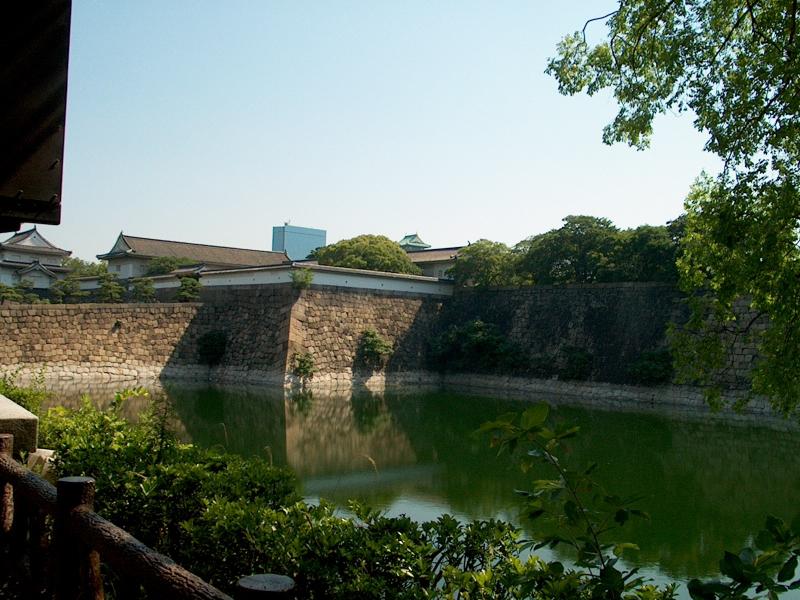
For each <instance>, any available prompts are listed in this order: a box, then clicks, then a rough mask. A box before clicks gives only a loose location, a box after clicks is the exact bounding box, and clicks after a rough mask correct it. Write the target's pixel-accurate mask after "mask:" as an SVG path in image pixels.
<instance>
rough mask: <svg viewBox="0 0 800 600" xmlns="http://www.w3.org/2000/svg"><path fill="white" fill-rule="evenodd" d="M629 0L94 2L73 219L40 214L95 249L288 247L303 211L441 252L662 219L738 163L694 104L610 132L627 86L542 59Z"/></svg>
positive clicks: (341, 229)
mask: <svg viewBox="0 0 800 600" xmlns="http://www.w3.org/2000/svg"><path fill="white" fill-rule="evenodd" d="M615 4H616V3H615V2H614V1H613V0H605V1H595V0H586V1H582V2H581V1H575V2H540V1H531V0H525V1H516V0H504V1H502V2H490V1H488V0H485V1H483V2H471V1H468V0H453V1H444V0H439V1H437V2H429V1H427V0H403V1H402V2H399V1H398V2H388V1H383V0H363V1H359V2H347V1H339V0H337V1H335V2H334V1H331V2H326V1H322V0H319V1H316V2H305V1H302V0H292V1H289V0H283V1H268V0H249V1H243V0H242V1H239V0H226V1H225V2H219V1H211V0H191V1H189V0H168V1H164V0H136V1H135V2H133V1H129V2H119V1H111V0H108V1H105V2H100V1H96V0H95V1H91V0H74V6H73V20H72V41H71V55H70V71H69V92H68V107H67V110H68V112H67V136H66V151H65V162H64V167H65V172H64V189H63V217H62V224H61V225H60V226H58V227H41V228H40V229H41V230H42V232H43V233H44V234H45V236H46V237H48V238H50V239H51V241H53V242H54V243H56V244H58V245H60V246H62V247H65V248H67V249H71V250H73V251H74V252H75V254H76V255H78V256H80V257H82V258H93V257H94V255H95V254H98V253H101V252H105V251H107V250H109V249H110V247H111V245H112V243H113V241H114V239H115V238H116V235H117V234H118V233H119V231H120V230H123V231H125V232H126V233H130V234H133V235H141V236H147V237H159V238H169V239H177V240H185V241H195V242H203V243H210V244H223V245H232V246H241V247H251V248H263V249H269V248H270V246H271V236H272V226H273V225H280V224H282V223H283V222H284V221H286V220H291V222H292V224H294V225H300V226H307V227H319V228H322V229H327V231H328V241H329V242H332V241H336V240H339V239H342V238H347V237H352V236H354V235H358V234H361V233H378V234H384V235H387V236H389V237H390V238H392V239H395V240H398V239H400V238H401V237H402V236H403V235H405V234H407V233H415V232H416V233H419V235H420V236H421V237H422V238H423V239H424V240H425V241H427V242H428V243H430V244H433V245H434V246H451V245H460V244H464V243H466V242H467V241H474V240H477V239H479V238H489V239H492V240H498V241H503V242H506V243H509V244H513V243H516V242H518V241H519V240H521V239H523V238H525V237H527V236H529V235H532V234H535V233H540V232H542V231H546V230H548V229H552V228H554V227H557V226H559V223H560V221H561V219H562V218H563V217H564V216H566V215H568V214H591V215H597V216H605V217H609V218H610V219H612V220H613V221H614V222H615V223H616V224H617V225H619V226H621V227H630V226H636V225H639V224H642V223H650V224H662V223H664V222H665V221H666V220H668V219H670V218H673V217H675V216H676V215H678V214H679V213H680V212H681V207H682V202H683V199H684V197H685V195H686V192H687V190H688V188H689V186H690V184H691V182H692V181H693V179H694V178H695V177H696V176H697V175H698V174H699V172H700V171H701V170H702V169H707V170H710V171H714V170H716V168H717V164H718V163H717V161H716V159H715V158H714V157H712V156H709V155H707V154H705V153H703V152H702V146H703V137H702V136H700V135H699V134H697V133H696V132H694V131H693V129H692V125H691V120H690V119H689V118H686V117H676V116H668V117H664V118H661V119H659V120H658V121H657V123H656V136H655V139H654V142H653V145H652V148H651V149H650V150H648V151H645V152H637V151H635V150H632V149H629V148H627V147H624V146H615V147H608V146H605V145H603V144H602V142H601V131H602V127H603V126H604V125H605V124H606V123H607V122H608V121H609V120H610V119H611V118H612V117H613V115H614V113H615V109H614V105H613V103H612V102H611V101H610V99H609V98H608V97H607V96H606V97H602V98H601V97H595V98H586V97H576V98H566V97H562V96H559V95H558V92H557V90H556V84H555V82H554V81H553V80H552V79H551V78H549V77H547V76H546V75H544V73H543V71H544V68H545V65H546V60H547V58H548V57H549V56H552V55H553V53H554V52H555V47H556V44H557V42H558V40H559V39H560V38H561V37H562V36H563V35H564V34H566V33H568V32H571V31H574V30H576V29H579V28H580V27H581V26H582V25H583V22H584V21H585V20H586V19H587V18H589V17H593V16H598V15H601V14H604V13H606V12H608V11H609V10H610V9H613V7H614V6H615ZM602 28H603V25H601V24H599V25H595V29H594V30H593V31H594V32H596V34H601V33H602V32H603V29H602Z"/></svg>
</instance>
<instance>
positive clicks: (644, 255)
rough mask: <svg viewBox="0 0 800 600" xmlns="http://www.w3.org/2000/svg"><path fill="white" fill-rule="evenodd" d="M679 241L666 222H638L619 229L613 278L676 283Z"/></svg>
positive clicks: (617, 279)
mask: <svg viewBox="0 0 800 600" xmlns="http://www.w3.org/2000/svg"><path fill="white" fill-rule="evenodd" d="M677 251H678V244H677V242H676V241H675V240H674V239H673V238H672V236H671V234H670V231H669V229H668V228H667V227H665V226H659V227H654V226H652V225H641V226H639V227H637V228H636V229H626V230H625V231H622V232H620V241H619V246H618V251H617V255H616V257H615V259H614V263H615V265H616V269H615V273H614V279H615V280H616V281H661V282H665V283H675V282H677V280H678V268H677V267H676V265H675V258H676V253H677Z"/></svg>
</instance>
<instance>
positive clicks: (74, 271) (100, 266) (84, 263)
mask: <svg viewBox="0 0 800 600" xmlns="http://www.w3.org/2000/svg"><path fill="white" fill-rule="evenodd" d="M62 266H63V267H66V268H67V269H69V271H70V272H69V274H70V275H72V276H74V277H98V276H100V275H102V274H103V273H107V272H108V263H107V262H105V261H99V262H93V261H89V260H83V259H82V258H78V257H77V256H70V257H69V258H67V259H65V260H64V262H63V263H62Z"/></svg>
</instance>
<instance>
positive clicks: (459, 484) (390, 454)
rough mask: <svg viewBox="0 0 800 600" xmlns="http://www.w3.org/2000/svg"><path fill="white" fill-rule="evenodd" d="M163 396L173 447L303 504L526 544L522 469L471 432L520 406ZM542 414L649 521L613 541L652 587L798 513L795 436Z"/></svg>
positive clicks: (266, 395)
mask: <svg viewBox="0 0 800 600" xmlns="http://www.w3.org/2000/svg"><path fill="white" fill-rule="evenodd" d="M165 391H166V393H167V395H168V396H169V397H170V398H171V400H172V402H173V404H174V406H175V409H176V413H177V416H178V421H179V423H178V424H177V426H178V429H179V432H180V435H181V436H182V437H183V439H184V440H186V441H191V442H193V443H196V444H198V445H202V446H221V447H224V448H226V449H227V450H229V451H232V452H236V453H240V454H243V455H259V456H263V457H267V458H269V459H271V460H272V461H273V462H274V463H275V464H278V465H285V466H288V467H290V468H291V469H292V470H293V471H294V472H295V473H296V474H297V476H298V479H299V481H300V483H301V486H302V491H303V493H304V494H305V495H306V496H307V497H308V498H309V499H311V500H315V499H317V498H320V497H324V498H327V499H329V500H332V501H334V502H336V503H339V504H342V505H344V504H346V502H347V500H348V499H351V498H354V499H358V500H361V501H363V502H365V503H367V504H369V505H372V506H374V507H376V508H382V509H384V510H386V511H387V512H388V513H389V514H400V513H405V514H407V515H409V516H411V517H413V518H415V519H417V520H429V519H434V518H436V517H437V516H438V515H439V514H441V513H443V512H449V513H452V514H455V515H456V516H458V517H460V518H463V519H482V518H490V517H495V518H502V519H506V520H510V521H513V522H515V523H516V524H518V525H519V526H520V527H522V528H523V529H524V530H525V531H526V534H528V535H533V531H532V528H531V526H530V524H529V523H527V522H526V521H525V519H524V518H523V517H522V516H521V514H520V513H521V508H522V504H521V500H520V498H519V496H518V495H516V494H515V493H514V490H515V489H525V488H526V486H527V485H528V483H529V481H530V479H531V477H530V474H529V475H528V476H526V475H523V474H522V473H521V472H520V471H519V470H518V468H517V467H516V466H515V465H514V464H512V463H511V462H510V461H509V459H508V457H507V456H502V457H498V456H496V452H495V451H494V450H492V449H490V448H489V447H488V445H487V441H486V440H485V439H481V438H479V437H476V436H475V435H474V434H473V432H474V431H475V430H476V429H477V428H478V427H479V426H480V424H481V423H483V422H485V421H488V420H492V419H494V418H496V417H497V416H498V415H499V414H502V413H506V412H510V411H520V410H523V409H524V407H525V404H526V403H524V402H520V401H511V400H498V399H491V398H486V397H477V396H467V395H461V394H452V393H441V392H431V393H420V394H410V393H407V392H404V393H391V392H387V393H385V394H380V395H376V394H370V393H369V392H364V393H357V394H354V395H349V394H347V395H322V394H319V393H318V394H315V395H313V396H311V395H296V396H294V397H290V398H286V397H284V395H283V392H282V390H269V389H266V390H265V389H263V388H262V389H259V388H231V387H186V386H179V385H168V386H167V387H166V390H165ZM530 400H531V401H545V400H547V398H531V399H530ZM551 416H552V418H554V419H557V420H563V421H566V422H570V423H574V424H577V425H579V426H580V428H581V431H580V434H579V436H578V437H577V438H576V439H574V440H571V441H570V444H569V446H568V448H567V453H566V454H567V460H568V461H570V464H572V465H575V466H580V465H585V464H589V463H590V462H597V463H598V464H599V466H600V468H599V470H598V471H597V472H596V474H597V479H598V480H600V482H601V483H603V484H604V485H605V486H606V487H607V488H608V489H609V490H613V491H614V493H616V494H617V495H620V496H625V495H635V494H641V495H643V496H644V500H642V501H641V502H640V503H639V506H640V507H641V508H642V509H643V510H646V511H647V512H648V513H650V515H651V521H649V522H647V521H638V522H637V521H634V522H632V523H631V524H629V525H627V526H626V527H625V529H623V530H622V532H621V533H620V534H619V538H620V539H624V540H625V541H632V542H635V543H636V544H638V545H639V547H640V549H641V550H640V551H639V552H636V553H634V554H631V555H630V556H629V557H627V560H628V562H629V563H633V564H635V565H637V566H640V567H642V570H643V571H644V573H645V574H646V575H649V576H652V577H655V578H656V580H657V581H661V582H663V581H667V580H678V581H685V580H687V579H688V578H691V577H704V576H708V575H710V574H714V573H717V572H718V561H719V559H720V558H721V557H722V554H723V551H724V550H726V549H728V550H732V551H738V550H739V549H740V548H741V547H742V546H743V545H745V544H747V543H749V542H750V541H751V540H752V538H753V537H754V536H755V535H756V534H757V533H758V531H759V529H760V528H761V527H762V526H763V524H764V518H765V516H766V515H767V514H773V515H776V516H779V517H782V518H785V519H791V518H792V517H794V515H795V513H796V512H798V509H799V508H800V507H798V503H797V499H798V498H800V435H798V431H797V430H796V429H792V428H788V429H787V428H785V427H784V428H775V427H774V426H770V427H764V426H759V424H758V423H756V424H747V425H745V424H732V423H729V422H725V420H722V419H710V418H708V417H704V416H703V415H696V416H694V417H687V416H686V415H685V414H684V415H681V416H670V415H669V414H654V413H647V414H642V413H624V412H619V411H610V410H596V409H590V408H586V407H585V406H568V405H565V404H561V403H559V404H557V405H556V406H554V407H553V409H552V411H551ZM561 558H564V559H567V560H568V556H567V555H562V556H561ZM683 595H684V597H686V594H685V588H684V590H683ZM784 597H786V598H800V594H799V595H795V596H789V595H786V596H784Z"/></svg>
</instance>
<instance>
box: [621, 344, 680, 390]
mask: <svg viewBox="0 0 800 600" xmlns="http://www.w3.org/2000/svg"><path fill="white" fill-rule="evenodd" d="M674 372H675V370H674V368H673V365H672V353H671V352H670V351H669V350H668V349H666V348H663V349H661V350H648V351H646V352H642V353H641V354H640V355H639V358H637V359H636V361H634V363H633V364H632V365H631V366H630V369H629V370H628V374H629V375H630V378H631V380H632V381H633V382H634V383H638V384H640V385H661V384H664V383H669V382H670V381H671V380H672V376H673V374H674Z"/></svg>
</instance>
